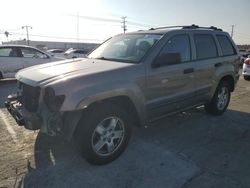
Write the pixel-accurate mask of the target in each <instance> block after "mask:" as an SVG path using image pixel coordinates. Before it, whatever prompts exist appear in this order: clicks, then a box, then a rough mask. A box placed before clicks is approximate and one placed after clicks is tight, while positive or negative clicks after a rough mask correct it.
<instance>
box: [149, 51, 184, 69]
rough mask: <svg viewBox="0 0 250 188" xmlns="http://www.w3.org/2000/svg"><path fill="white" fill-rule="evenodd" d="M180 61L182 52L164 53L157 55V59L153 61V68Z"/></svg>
mask: <svg viewBox="0 0 250 188" xmlns="http://www.w3.org/2000/svg"><path fill="white" fill-rule="evenodd" d="M179 63H181V56H180V53H163V54H161V55H159V56H158V57H156V59H155V61H154V62H153V63H152V68H157V67H161V66H165V65H173V64H179Z"/></svg>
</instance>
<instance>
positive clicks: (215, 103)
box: [205, 81, 231, 115]
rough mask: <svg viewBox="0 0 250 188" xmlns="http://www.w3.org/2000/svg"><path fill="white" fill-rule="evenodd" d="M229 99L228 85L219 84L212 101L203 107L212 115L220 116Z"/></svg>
mask: <svg viewBox="0 0 250 188" xmlns="http://www.w3.org/2000/svg"><path fill="white" fill-rule="evenodd" d="M230 97H231V91H230V85H229V84H228V82H225V81H222V82H220V84H219V85H218V87H217V89H216V91H215V94H214V96H213V98H212V100H211V101H210V102H209V103H208V104H206V105H205V110H206V111H207V112H208V113H209V114H212V115H222V114H223V113H224V112H225V111H226V109H227V107H228V104H229V102H230Z"/></svg>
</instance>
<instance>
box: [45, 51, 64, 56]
mask: <svg viewBox="0 0 250 188" xmlns="http://www.w3.org/2000/svg"><path fill="white" fill-rule="evenodd" d="M47 53H48V54H50V55H51V56H55V57H62V56H63V53H64V50H62V49H50V50H47Z"/></svg>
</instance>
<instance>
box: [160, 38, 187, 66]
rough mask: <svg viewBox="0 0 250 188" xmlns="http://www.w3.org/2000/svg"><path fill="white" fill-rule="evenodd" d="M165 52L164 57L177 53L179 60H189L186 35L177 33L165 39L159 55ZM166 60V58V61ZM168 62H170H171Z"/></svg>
mask: <svg viewBox="0 0 250 188" xmlns="http://www.w3.org/2000/svg"><path fill="white" fill-rule="evenodd" d="M163 54H165V55H166V54H167V56H165V57H171V55H179V57H180V59H181V62H186V61H190V57H191V51H190V41H189V37H188V35H177V36H174V37H172V38H171V39H170V40H168V41H167V44H166V45H165V46H164V48H163V49H162V51H161V52H160V55H159V56H162V55H163ZM167 61H168V60H166V62H167ZM169 64H172V63H171V62H170V63H169Z"/></svg>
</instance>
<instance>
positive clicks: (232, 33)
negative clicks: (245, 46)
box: [231, 25, 235, 38]
mask: <svg viewBox="0 0 250 188" xmlns="http://www.w3.org/2000/svg"><path fill="white" fill-rule="evenodd" d="M234 27H235V25H232V31H231V38H233V36H234Z"/></svg>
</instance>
